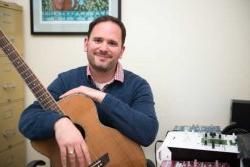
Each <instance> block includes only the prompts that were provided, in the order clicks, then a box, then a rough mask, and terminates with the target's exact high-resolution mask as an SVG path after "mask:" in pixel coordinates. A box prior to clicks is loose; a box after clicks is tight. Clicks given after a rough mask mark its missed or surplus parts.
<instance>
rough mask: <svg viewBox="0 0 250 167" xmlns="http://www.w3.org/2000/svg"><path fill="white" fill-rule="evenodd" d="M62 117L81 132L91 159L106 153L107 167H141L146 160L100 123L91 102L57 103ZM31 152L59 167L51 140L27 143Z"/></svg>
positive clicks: (72, 99)
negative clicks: (83, 132) (83, 134)
mask: <svg viewBox="0 0 250 167" xmlns="http://www.w3.org/2000/svg"><path fill="white" fill-rule="evenodd" d="M58 105H59V106H60V108H61V109H62V111H63V113H64V114H65V115H67V116H69V117H70V118H71V120H72V122H74V123H75V124H78V125H81V127H82V128H83V129H84V131H85V141H86V143H87V145H88V148H89V151H90V155H91V159H92V160H95V159H97V158H98V157H100V156H101V155H103V154H105V153H108V156H109V163H108V164H107V166H108V167H118V166H119V167H145V166H146V160H145V157H144V153H143V151H142V149H141V147H140V146H139V145H137V144H136V143H135V142H133V141H132V140H130V139H128V138H127V137H125V136H123V135H122V134H121V133H120V132H118V131H117V130H115V129H113V128H109V127H107V126H104V125H102V124H101V123H100V121H99V119H98V115H97V111H96V107H95V104H94V102H93V101H92V100H91V99H90V98H88V97H86V96H84V95H79V94H78V95H73V96H69V97H66V98H64V99H62V100H60V101H59V102H58ZM31 144H32V146H33V148H35V149H36V150H37V151H38V152H40V153H42V154H43V155H45V156H47V157H48V158H49V159H50V162H51V165H52V167H61V163H60V161H61V160H60V151H59V147H58V145H57V143H56V140H55V139H48V140H38V141H32V142H31Z"/></svg>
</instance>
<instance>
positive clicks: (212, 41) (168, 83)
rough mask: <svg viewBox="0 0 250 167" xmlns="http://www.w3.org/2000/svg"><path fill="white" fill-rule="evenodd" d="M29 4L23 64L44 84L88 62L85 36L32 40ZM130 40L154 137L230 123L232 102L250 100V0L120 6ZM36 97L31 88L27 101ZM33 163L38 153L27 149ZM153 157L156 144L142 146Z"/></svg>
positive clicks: (162, 0) (127, 56) (129, 56)
mask: <svg viewBox="0 0 250 167" xmlns="http://www.w3.org/2000/svg"><path fill="white" fill-rule="evenodd" d="M12 2H17V3H18V4H20V5H22V6H23V7H24V18H25V19H24V22H25V32H24V33H25V59H26V62H27V63H28V64H29V65H30V67H31V68H32V69H33V71H34V72H35V73H36V74H37V76H39V78H40V80H41V81H42V83H44V85H48V84H49V83H50V82H51V80H52V79H54V78H55V77H56V74H57V73H59V72H61V71H64V70H67V69H69V68H72V67H76V66H79V65H83V64H86V58H85V53H84V52H83V48H82V44H83V37H82V36H31V35H30V14H29V1H28V0H25V1H23V0H15V1H14V0H13V1H12ZM122 20H123V21H124V23H125V25H126V27H127V31H128V36H127V41H126V51H125V53H124V56H123V59H122V61H121V62H122V64H123V66H124V67H126V68H127V69H129V70H132V71H134V72H136V73H138V74H140V75H142V76H143V77H144V78H146V79H147V80H148V81H149V83H150V84H151V86H152V89H153V92H154V97H155V103H156V105H155V107H156V112H157V115H158V118H159V121H160V129H159V133H158V136H157V139H163V138H164V135H165V133H166V131H167V130H171V129H172V128H173V127H174V126H175V125H184V124H185V125H192V124H202V125H209V124H214V125H220V126H221V127H222V128H223V127H225V126H226V125H228V123H229V119H230V102H231V99H248V100H249V99H250V77H249V76H250V46H249V45H250V1H249V0H220V1H217V0H199V1H198V0H185V1H183V0H174V1H171V0H155V1H145V0H137V1H129V0H123V2H122ZM33 100H34V97H33V95H32V94H31V93H30V91H29V90H28V89H27V94H26V104H27V105H28V104H30V103H31V102H32V101H33ZM29 150H30V151H29V154H28V161H30V160H31V159H36V158H37V154H34V153H33V152H32V149H31V148H30V147H29ZM144 150H145V153H146V155H147V157H150V158H151V159H154V144H152V145H151V146H150V147H148V148H144Z"/></svg>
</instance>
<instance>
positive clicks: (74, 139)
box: [54, 118, 91, 167]
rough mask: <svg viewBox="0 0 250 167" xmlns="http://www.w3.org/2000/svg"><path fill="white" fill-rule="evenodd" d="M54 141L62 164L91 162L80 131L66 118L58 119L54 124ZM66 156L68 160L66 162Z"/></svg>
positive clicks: (72, 166) (64, 166)
mask: <svg viewBox="0 0 250 167" xmlns="http://www.w3.org/2000/svg"><path fill="white" fill-rule="evenodd" d="M54 129H55V136H56V141H57V143H58V145H59V149H60V154H61V161H62V166H63V167H66V166H67V163H68V164H70V167H75V166H77V164H79V166H84V164H85V163H87V164H88V165H90V164H91V159H90V154H89V151H88V146H87V144H86V143H85V141H84V139H83V137H82V135H81V133H80V131H79V130H78V129H77V128H76V127H75V125H74V124H73V123H72V122H71V121H70V120H69V119H68V118H61V119H59V120H58V121H57V122H56V123H55V125H54ZM67 157H68V160H69V162H67Z"/></svg>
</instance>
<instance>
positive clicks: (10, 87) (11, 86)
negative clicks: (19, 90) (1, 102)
mask: <svg viewBox="0 0 250 167" xmlns="http://www.w3.org/2000/svg"><path fill="white" fill-rule="evenodd" d="M2 87H3V89H5V90H7V89H14V88H16V85H14V84H4V85H3V86H2Z"/></svg>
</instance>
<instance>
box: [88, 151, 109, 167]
mask: <svg viewBox="0 0 250 167" xmlns="http://www.w3.org/2000/svg"><path fill="white" fill-rule="evenodd" d="M108 162H109V155H108V153H106V154H104V155H102V156H101V157H100V158H99V159H98V160H96V161H95V162H93V163H92V164H91V165H89V167H102V166H105V165H106V164H107V163H108Z"/></svg>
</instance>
